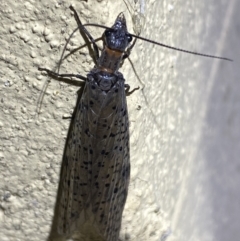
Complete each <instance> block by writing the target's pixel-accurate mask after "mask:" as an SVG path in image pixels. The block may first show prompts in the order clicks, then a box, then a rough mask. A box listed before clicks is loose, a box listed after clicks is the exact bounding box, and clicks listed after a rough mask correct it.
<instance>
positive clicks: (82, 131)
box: [38, 6, 231, 241]
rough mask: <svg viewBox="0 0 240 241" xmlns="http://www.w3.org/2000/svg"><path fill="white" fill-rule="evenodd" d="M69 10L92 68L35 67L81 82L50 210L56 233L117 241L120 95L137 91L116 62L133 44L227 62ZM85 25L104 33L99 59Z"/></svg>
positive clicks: (123, 138)
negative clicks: (89, 47)
mask: <svg viewBox="0 0 240 241" xmlns="http://www.w3.org/2000/svg"><path fill="white" fill-rule="evenodd" d="M70 9H71V10H72V11H73V12H74V17H75V19H76V22H77V24H78V28H77V29H75V30H74V32H76V31H77V30H78V29H80V31H82V32H83V33H84V34H85V35H86V36H87V38H88V39H89V41H90V42H91V43H92V44H93V47H94V51H95V56H96V58H97V63H96V66H95V67H94V68H93V69H92V70H91V71H90V72H89V73H88V74H87V77H84V76H82V75H78V74H76V75H75V74H58V73H54V72H52V71H51V70H48V69H46V68H40V67H39V68H38V69H39V70H40V71H46V72H47V74H48V75H50V76H52V77H54V78H68V77H75V78H78V79H80V80H83V81H84V82H85V86H84V89H83V93H82V96H81V99H80V100H79V101H78V103H77V107H76V112H75V115H74V117H73V120H72V128H70V129H69V134H68V139H67V142H66V145H65V151H64V155H63V166H62V170H61V177H60V184H59V189H60V199H59V201H58V202H57V203H58V207H56V209H57V210H58V220H57V227H58V232H59V233H60V234H61V235H64V236H65V237H67V238H68V237H72V235H73V234H74V233H76V232H80V233H81V232H82V235H85V236H86V237H90V235H92V236H91V237H93V238H96V237H98V238H99V240H103V241H117V240H118V237H119V232H120V227H121V220H122V213H123V209H124V205H125V202H126V198H127V194H128V185H129V179H130V155H129V120H128V110H127V102H126V94H130V93H132V92H133V91H135V90H136V89H137V88H136V89H134V90H132V91H131V92H130V91H129V90H130V86H129V85H127V84H125V79H124V77H123V75H122V74H121V73H120V72H118V69H119V67H120V64H121V62H122V61H123V60H124V59H125V58H127V57H128V56H129V55H130V52H131V50H132V48H133V46H134V45H135V43H136V40H137V39H141V40H144V41H148V42H150V43H153V44H156V45H160V46H163V47H167V48H170V49H174V50H178V51H182V52H186V53H191V54H195V55H201V56H205V57H212V58H218V59H224V60H229V61H231V60H230V59H228V58H223V57H217V56H211V55H206V54H201V53H196V52H191V51H187V50H183V49H179V48H175V47H171V46H167V45H164V44H161V43H158V42H155V41H152V40H148V39H145V38H143V37H140V36H138V35H134V34H131V33H128V31H127V25H126V19H125V17H124V14H123V13H120V14H119V15H118V17H117V19H116V21H115V23H114V25H113V26H112V27H111V28H109V27H105V26H102V25H99V24H85V25H83V24H82V23H81V21H80V19H79V17H78V14H77V12H76V11H75V9H74V8H73V7H72V6H70ZM85 26H96V27H101V28H105V29H106V30H105V32H104V34H103V37H102V38H103V41H104V48H103V50H102V53H101V55H100V56H99V50H98V47H97V45H96V43H95V40H94V39H93V38H92V36H91V35H90V34H89V32H88V31H87V29H86V28H85ZM133 37H135V39H134V41H133V42H132V38H133ZM130 42H132V44H130Z"/></svg>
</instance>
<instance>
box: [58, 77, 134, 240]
mask: <svg viewBox="0 0 240 241" xmlns="http://www.w3.org/2000/svg"><path fill="white" fill-rule="evenodd" d="M96 78H97V77H96V76H95V75H92V74H89V75H88V80H87V83H86V85H85V89H84V92H83V96H82V98H81V100H80V102H79V104H78V107H77V108H78V109H77V111H76V115H75V119H74V122H73V127H72V130H71V133H70V135H69V139H68V143H67V146H66V150H65V153H64V157H63V158H64V160H63V163H65V165H64V167H63V171H62V177H61V178H63V181H62V195H61V200H60V218H59V223H58V224H59V225H58V227H59V232H60V233H64V234H66V233H68V234H69V233H71V232H72V231H73V230H74V229H75V228H76V227H81V226H83V225H84V223H86V222H89V221H90V220H91V221H92V225H93V226H95V228H96V229H97V230H98V231H99V233H100V234H101V235H102V236H104V237H105V238H106V240H108V241H111V240H113V239H117V238H118V235H119V231H120V226H121V218H122V212H123V208H124V204H125V201H126V197H127V189H128V183H129V175H130V163H129V128H128V112H127V105H126V96H125V88H124V79H123V77H122V75H121V74H120V73H119V74H118V75H116V83H115V84H114V85H113V86H112V88H111V89H110V90H109V91H103V90H102V89H101V88H99V85H98V84H97V83H96V81H95V79H96Z"/></svg>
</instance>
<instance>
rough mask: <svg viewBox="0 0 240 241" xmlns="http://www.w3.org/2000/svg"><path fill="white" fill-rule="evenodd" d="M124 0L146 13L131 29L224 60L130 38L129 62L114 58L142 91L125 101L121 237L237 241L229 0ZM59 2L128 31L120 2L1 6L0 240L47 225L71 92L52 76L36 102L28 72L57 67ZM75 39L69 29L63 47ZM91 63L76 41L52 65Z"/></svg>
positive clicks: (66, 18) (234, 53)
mask: <svg viewBox="0 0 240 241" xmlns="http://www.w3.org/2000/svg"><path fill="white" fill-rule="evenodd" d="M126 2H127V3H128V5H130V4H131V5H132V15H133V14H134V13H136V11H141V12H142V14H143V15H144V17H145V24H144V26H143V27H142V31H141V35H142V36H144V37H146V38H150V39H154V40H156V41H160V42H162V43H165V44H169V45H172V46H176V47H179V48H185V49H188V50H193V51H198V52H204V53H209V54H214V55H223V56H227V57H230V58H233V59H234V62H232V63H231V62H226V61H219V60H214V59H207V58H201V57H199V56H193V55H188V54H184V53H181V52H176V51H171V50H168V49H164V48H161V47H158V46H154V45H151V44H149V43H147V42H142V41H138V42H137V45H136V47H135V48H134V49H133V51H132V55H131V61H132V63H133V66H132V65H131V64H130V62H129V61H125V63H124V66H123V68H122V69H121V72H123V73H124V76H125V78H126V81H127V83H128V84H130V85H131V87H137V86H140V87H141V90H140V91H138V92H135V93H134V94H133V95H131V96H130V97H128V108H129V116H130V125H131V126H130V133H131V165H132V172H131V183H130V189H129V196H128V200H127V204H126V207H125V211H124V217H123V223H122V231H121V240H131V241H133V240H136V241H157V240H165V239H166V238H168V239H169V240H174V241H175V240H176V241H181V240H182V241H188V240H189V241H190V240H191V241H195V240H196V241H197V240H201V241H209V240H211V241H215V240H216V241H225V240H237V239H236V237H239V236H240V229H239V228H238V226H239V223H240V218H239V217H240V205H239V198H240V197H239V195H240V192H239V188H238V184H239V181H240V180H239V170H240V169H239V156H240V128H239V126H240V125H239V123H240V114H239V113H240V95H239V89H240V84H239V83H240V82H239V79H238V76H239V70H238V66H239V65H240V63H239V56H240V50H239V48H238V45H239V33H240V30H239V25H240V20H239V17H238V9H240V2H239V1H237V0H229V1H226V0H202V1H195V0H178V1H167V0H145V1H144V0H139V1H137V3H136V4H135V2H136V1H132V0H131V1H130V0H129V1H126ZM129 3H130V4H129ZM70 4H73V5H74V6H75V8H76V10H77V11H78V12H79V14H80V16H81V19H82V21H83V22H94V23H100V24H105V25H107V26H111V25H112V23H113V22H114V20H115V18H116V16H117V14H118V13H119V12H121V11H123V12H124V13H125V15H126V17H127V18H128V26H129V27H128V28H129V31H130V32H133V30H132V29H133V24H134V23H133V21H132V19H131V14H130V13H129V11H128V10H127V7H126V5H125V3H124V1H110V0H109V1H107V0H102V1H100V0H99V1H94V0H88V1H80V0H79V1H76V0H75V1H74V0H73V1H65V0H62V1H47V0H43V1H34V0H29V1H23V0H19V1H10V0H8V1H0V11H1V14H0V18H1V24H0V35H1V38H0V43H1V53H0V129H1V135H0V137H1V138H0V237H1V240H2V241H22V240H24V241H25V240H26V241H40V240H41V241H42V240H46V239H47V237H48V234H49V231H50V227H51V220H52V216H53V210H54V204H55V199H56V191H57V187H58V180H59V171H60V166H61V158H62V153H63V148H64V143H65V138H66V136H67V131H68V126H69V119H65V118H63V117H66V116H71V113H72V110H73V108H74V105H75V104H76V97H77V95H76V92H77V90H78V87H76V86H72V85H68V84H65V83H59V82H57V81H55V80H51V81H50V83H49V84H48V86H47V88H46V91H45V94H44V95H43V98H41V96H42V95H41V93H42V89H43V87H44V85H45V83H46V81H48V80H49V78H48V77H47V76H46V75H43V74H42V73H40V72H39V71H38V70H37V67H38V66H41V67H47V68H50V69H53V70H54V69H56V67H57V63H58V61H59V59H60V56H61V53H62V50H63V48H64V44H65V43H66V39H67V37H68V36H69V35H70V33H71V32H72V31H73V30H74V29H75V28H76V23H75V20H74V18H73V16H72V14H71V11H70V10H69V5H70ZM139 4H140V5H141V7H140V6H139ZM130 9H131V8H130ZM89 31H91V33H92V35H93V36H94V37H99V36H100V35H101V33H102V29H96V28H89ZM83 44H84V41H83V39H82V38H81V36H79V35H78V34H76V35H74V37H73V39H72V40H71V42H70V47H69V48H68V51H67V52H66V54H68V53H69V50H70V49H73V48H76V47H78V46H81V45H83ZM92 67H93V61H92V59H91V57H90V56H89V55H88V49H87V48H82V49H80V50H79V51H77V52H75V53H74V54H72V55H70V56H68V57H67V58H66V59H65V60H64V61H63V63H62V65H61V68H60V72H61V73H80V74H82V75H85V74H86V73H87V72H88V71H89V70H90V69H91V68H92ZM39 102H40V103H41V105H39ZM39 106H40V111H38V110H39V109H38V107H39ZM36 112H38V113H39V114H38V115H36Z"/></svg>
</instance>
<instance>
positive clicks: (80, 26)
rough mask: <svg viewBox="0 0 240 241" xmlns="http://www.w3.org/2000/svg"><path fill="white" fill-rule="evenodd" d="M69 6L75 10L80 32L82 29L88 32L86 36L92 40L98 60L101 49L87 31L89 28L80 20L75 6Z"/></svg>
mask: <svg viewBox="0 0 240 241" xmlns="http://www.w3.org/2000/svg"><path fill="white" fill-rule="evenodd" d="M69 8H70V9H71V10H72V11H73V13H74V18H75V20H76V22H77V25H78V27H79V29H80V33H81V31H83V32H84V33H85V34H86V36H87V37H88V39H89V40H90V42H91V43H92V45H93V48H94V52H95V57H96V59H97V60H98V59H99V50H98V46H97V44H96V42H95V40H94V38H93V37H92V36H91V34H90V33H89V32H88V31H87V29H86V28H85V27H84V26H83V24H82V22H81V20H80V18H79V16H78V14H77V12H76V10H75V9H74V8H73V6H72V5H71V6H70V7H69Z"/></svg>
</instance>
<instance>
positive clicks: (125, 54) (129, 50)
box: [122, 38, 137, 60]
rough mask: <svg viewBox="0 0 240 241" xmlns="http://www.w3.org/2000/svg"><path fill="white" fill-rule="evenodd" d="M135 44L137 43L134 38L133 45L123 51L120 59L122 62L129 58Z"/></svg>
mask: <svg viewBox="0 0 240 241" xmlns="http://www.w3.org/2000/svg"><path fill="white" fill-rule="evenodd" d="M136 42H137V38H135V39H134V41H133V43H132V44H131V45H130V46H129V47H128V48H127V49H126V51H125V53H124V55H123V57H122V60H124V59H126V58H128V57H129V56H130V54H131V50H132V48H133V47H134V45H135V44H136Z"/></svg>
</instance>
